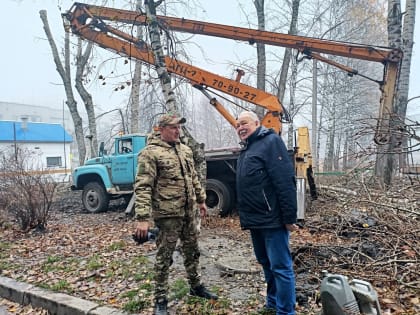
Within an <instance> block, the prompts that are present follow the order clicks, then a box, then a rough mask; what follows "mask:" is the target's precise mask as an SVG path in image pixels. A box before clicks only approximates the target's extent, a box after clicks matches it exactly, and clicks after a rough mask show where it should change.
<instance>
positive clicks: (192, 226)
mask: <svg viewBox="0 0 420 315" xmlns="http://www.w3.org/2000/svg"><path fill="white" fill-rule="evenodd" d="M155 224H156V226H158V227H159V235H158V238H157V240H156V245H157V248H158V249H157V253H156V262H155V299H156V300H160V299H162V298H167V293H168V277H169V267H170V266H171V265H172V263H173V259H172V256H173V253H174V251H175V247H176V244H177V241H178V239H180V241H181V246H182V254H183V258H184V266H185V270H186V272H187V275H188V282H189V283H190V286H191V287H193V288H194V287H196V286H198V285H199V284H200V275H199V274H198V264H199V258H200V251H199V248H198V230H197V223H196V222H195V218H189V217H184V218H165V219H156V221H155Z"/></svg>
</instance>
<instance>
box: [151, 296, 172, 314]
mask: <svg viewBox="0 0 420 315" xmlns="http://www.w3.org/2000/svg"><path fill="white" fill-rule="evenodd" d="M153 315H168V301H167V300H166V299H158V300H156V302H155V308H154V311H153Z"/></svg>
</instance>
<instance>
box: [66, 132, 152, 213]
mask: <svg viewBox="0 0 420 315" xmlns="http://www.w3.org/2000/svg"><path fill="white" fill-rule="evenodd" d="M145 145H146V136H145V135H140V134H126V135H122V136H119V137H117V138H115V139H114V146H113V149H112V152H111V153H110V154H108V153H107V152H106V151H105V149H104V144H103V143H101V145H100V148H99V154H98V156H97V157H94V158H91V159H88V160H86V162H85V164H84V165H82V166H79V167H77V168H75V169H74V171H73V173H72V186H71V188H72V190H82V191H83V193H82V202H83V206H84V207H85V209H86V210H87V211H89V212H93V213H96V212H101V211H105V210H106V209H107V208H108V204H109V201H110V200H111V199H117V198H121V197H124V198H126V199H129V198H130V197H131V194H132V193H133V183H134V181H135V176H136V172H137V155H138V154H139V153H140V151H141V150H142V149H143V148H144V147H145Z"/></svg>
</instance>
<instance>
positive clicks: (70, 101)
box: [39, 10, 86, 165]
mask: <svg viewBox="0 0 420 315" xmlns="http://www.w3.org/2000/svg"><path fill="white" fill-rule="evenodd" d="M39 15H40V17H41V20H42V23H43V26H44V31H45V34H46V36H47V39H48V43H49V45H50V47H51V51H52V54H53V58H54V63H55V66H56V69H57V72H58V73H59V75H60V77H61V79H62V80H63V84H64V90H65V92H66V98H67V99H66V104H67V107H68V108H69V111H70V114H71V117H72V119H73V123H74V130H75V135H76V142H77V148H78V152H79V164H80V165H82V164H83V162H84V160H85V156H86V146H85V138H84V133H83V122H82V118H81V117H80V114H79V112H78V110H77V102H76V99H75V97H74V93H73V88H72V83H71V67H70V35H69V33H68V32H65V37H64V64H63V62H62V61H61V58H60V55H59V53H58V49H57V45H56V44H55V41H54V38H53V36H52V33H51V30H50V26H49V23H48V16H47V11H46V10H41V11H39Z"/></svg>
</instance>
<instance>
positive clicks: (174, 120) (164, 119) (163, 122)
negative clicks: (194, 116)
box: [158, 113, 187, 127]
mask: <svg viewBox="0 0 420 315" xmlns="http://www.w3.org/2000/svg"><path fill="white" fill-rule="evenodd" d="M186 121H187V120H186V119H185V118H184V117H180V116H179V115H178V114H176V113H167V114H164V115H162V116H161V117H160V118H159V122H158V126H159V127H165V126H168V125H178V124H184V123H185V122H186Z"/></svg>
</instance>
